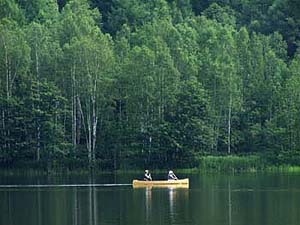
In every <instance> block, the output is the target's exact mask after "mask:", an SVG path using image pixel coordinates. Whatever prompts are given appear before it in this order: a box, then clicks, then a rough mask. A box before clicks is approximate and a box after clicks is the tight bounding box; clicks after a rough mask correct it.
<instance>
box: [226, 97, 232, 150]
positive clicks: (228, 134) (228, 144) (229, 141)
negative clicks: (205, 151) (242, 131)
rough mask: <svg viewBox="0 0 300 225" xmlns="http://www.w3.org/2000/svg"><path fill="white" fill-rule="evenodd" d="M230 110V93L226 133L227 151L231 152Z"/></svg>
mask: <svg viewBox="0 0 300 225" xmlns="http://www.w3.org/2000/svg"><path fill="white" fill-rule="evenodd" d="M231 111H232V95H231V94H230V96H229V109H228V133H227V139H228V140H227V152H228V154H230V153H231Z"/></svg>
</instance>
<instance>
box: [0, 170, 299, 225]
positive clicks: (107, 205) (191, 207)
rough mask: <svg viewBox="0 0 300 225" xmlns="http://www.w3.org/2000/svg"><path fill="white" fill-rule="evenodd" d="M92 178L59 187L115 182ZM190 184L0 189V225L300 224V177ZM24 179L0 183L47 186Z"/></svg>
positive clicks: (216, 179)
mask: <svg viewBox="0 0 300 225" xmlns="http://www.w3.org/2000/svg"><path fill="white" fill-rule="evenodd" d="M95 178H96V179H94V177H91V178H88V177H84V178H82V179H77V178H76V179H74V180H72V182H70V181H69V180H66V178H64V180H58V181H59V183H65V184H69V183H75V182H77V184H80V183H104V182H109V183H111V182H113V180H114V177H113V176H111V177H110V180H109V181H104V179H105V177H104V178H103V177H99V176H95ZM191 178H193V179H191V180H192V186H191V188H190V189H182V188H177V187H168V188H157V187H152V188H151V187H149V188H138V189H133V188H132V187H127V186H126V187H91V186H90V187H44V188H32V187H19V188H17V187H13V188H12V187H2V188H0V225H28V224H30V225H40V224H42V225H55V224H69V225H96V224H97V225H118V224H119V225H120V224H121V225H140V224H145V225H158V224H159V225H170V224H177V225H205V224H210V225H224V224H226V225H234V224H239V225H249V222H250V221H251V224H253V225H282V224H285V225H298V224H299V220H300V213H299V209H300V201H299V199H300V189H299V186H300V176H293V177H287V176H279V175H276V176H265V175H256V176H253V175H251V176H247V175H244V174H243V175H242V176H234V177H228V176H222V177H218V176H210V175H209V176H206V177H205V176H202V177H201V179H200V178H199V176H195V177H192V175H191ZM18 179H20V178H18ZM23 179H24V180H21V179H20V180H16V182H6V183H4V182H3V179H2V178H1V177H0V183H1V182H3V183H4V184H16V183H17V184H22V183H23V184H39V183H40V184H45V183H47V182H45V180H41V181H40V182H39V181H38V179H33V178H32V180H29V181H28V180H27V177H24V178H23ZM57 179H58V178H57ZM59 179H60V178H59ZM130 179H132V175H128V179H127V180H130ZM33 180H34V181H33ZM127 180H126V179H124V183H127ZM49 183H55V182H53V180H51V181H49ZM56 183H58V182H56ZM118 183H120V182H118ZM249 190H250V191H249Z"/></svg>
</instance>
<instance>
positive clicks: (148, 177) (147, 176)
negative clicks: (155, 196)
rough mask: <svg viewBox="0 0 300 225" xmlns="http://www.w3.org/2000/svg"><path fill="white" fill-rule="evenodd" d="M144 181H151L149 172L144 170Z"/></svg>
mask: <svg viewBox="0 0 300 225" xmlns="http://www.w3.org/2000/svg"><path fill="white" fill-rule="evenodd" d="M144 180H145V181H151V180H152V177H151V173H150V172H149V170H145V175H144Z"/></svg>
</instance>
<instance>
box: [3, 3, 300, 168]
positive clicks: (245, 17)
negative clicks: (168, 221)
mask: <svg viewBox="0 0 300 225" xmlns="http://www.w3.org/2000/svg"><path fill="white" fill-rule="evenodd" d="M299 11H300V4H298V2H297V1H293V0H264V1H261V0H255V1H247V0H236V1H227V0H205V1H203V0H201V1H200V0H152V1H148V0H112V1H111V0H101V1H100V0H59V1H55V0H51V1H46V0H38V1H36V0H26V1H19V0H0V87H1V88H0V134H1V135H0V164H1V165H8V166H14V165H18V164H19V163H32V162H36V163H37V164H38V165H44V166H45V165H46V166H50V167H51V166H55V165H60V166H61V165H65V166H68V167H73V166H88V165H89V166H97V167H99V168H103V169H112V168H113V169H118V168H128V167H140V168H141V167H144V166H150V167H152V168H158V167H168V166H172V167H191V166H194V165H196V163H197V159H198V158H199V157H200V156H201V155H207V154H243V153H261V154H270V153H271V154H273V155H279V154H281V155H282V154H286V153H288V154H286V155H292V154H297V155H299V151H300V148H299V146H300V143H299V141H300V120H299V115H300V92H299V90H300V72H299V71H300V57H299V45H300V36H299V30H300V16H299V13H298V12H299Z"/></svg>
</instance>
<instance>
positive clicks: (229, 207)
mask: <svg viewBox="0 0 300 225" xmlns="http://www.w3.org/2000/svg"><path fill="white" fill-rule="evenodd" d="M231 212H232V203H231V184H230V180H229V181H228V221H229V225H232V215H231Z"/></svg>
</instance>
